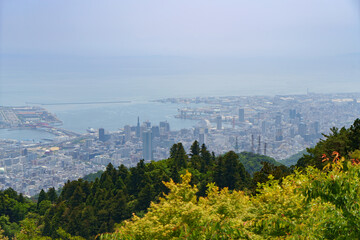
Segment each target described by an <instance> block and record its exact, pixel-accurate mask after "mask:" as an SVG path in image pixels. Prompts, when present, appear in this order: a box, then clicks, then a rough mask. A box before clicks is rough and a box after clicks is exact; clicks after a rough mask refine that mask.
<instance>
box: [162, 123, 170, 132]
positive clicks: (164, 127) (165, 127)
mask: <svg viewBox="0 0 360 240" xmlns="http://www.w3.org/2000/svg"><path fill="white" fill-rule="evenodd" d="M160 128H162V129H164V132H169V131H170V124H169V123H168V122H160Z"/></svg>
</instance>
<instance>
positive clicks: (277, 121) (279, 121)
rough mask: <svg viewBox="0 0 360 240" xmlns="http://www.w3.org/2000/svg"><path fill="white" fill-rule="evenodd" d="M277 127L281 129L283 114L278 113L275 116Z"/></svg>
mask: <svg viewBox="0 0 360 240" xmlns="http://www.w3.org/2000/svg"><path fill="white" fill-rule="evenodd" d="M275 126H276V127H281V113H277V114H276V116H275Z"/></svg>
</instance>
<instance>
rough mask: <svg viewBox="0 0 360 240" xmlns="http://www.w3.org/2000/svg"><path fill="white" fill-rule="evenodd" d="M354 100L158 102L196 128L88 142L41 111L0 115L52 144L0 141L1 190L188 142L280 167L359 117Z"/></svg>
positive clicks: (32, 188)
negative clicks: (248, 154) (262, 159)
mask: <svg viewBox="0 0 360 240" xmlns="http://www.w3.org/2000/svg"><path fill="white" fill-rule="evenodd" d="M359 98H360V94H314V93H309V94H306V95H289V96H275V97H269V96H246V97H245V96H231V97H205V98H200V97H196V98H168V99H160V100H157V102H162V103H164V104H171V103H182V104H187V103H188V104H189V106H191V107H186V108H182V109H178V115H176V116H175V117H177V118H182V119H188V120H189V121H190V120H193V121H194V120H196V121H194V123H196V124H194V125H195V126H194V127H193V128H189V129H181V130H179V131H174V130H171V126H170V123H169V122H167V121H163V122H160V123H159V124H154V123H151V122H149V121H144V122H142V121H141V119H139V118H138V119H137V122H136V119H134V120H135V121H134V122H135V124H133V125H126V126H123V128H121V129H120V130H119V131H114V132H108V131H106V129H103V128H100V129H88V131H87V133H86V134H78V133H74V132H71V131H68V130H65V129H61V128H59V126H58V125H59V124H60V123H61V121H60V120H59V119H57V118H56V116H54V115H53V114H51V113H49V112H47V111H46V110H45V109H43V108H40V107H2V108H1V109H0V113H1V115H0V116H1V119H0V120H1V123H0V126H1V127H2V128H10V129H17V128H21V129H27V128H31V129H37V130H39V131H40V130H41V131H47V132H50V133H52V134H54V135H56V137H55V138H54V139H52V140H50V139H47V140H46V141H42V142H40V143H39V142H32V141H16V140H11V139H2V140H0V187H1V188H2V189H5V188H8V187H11V188H13V189H15V190H16V191H18V192H22V193H24V194H26V195H28V196H32V195H34V194H36V193H38V192H39V191H40V190H41V189H48V188H50V187H55V188H59V187H61V186H62V185H63V184H64V182H66V181H67V180H74V179H78V178H80V177H83V176H84V175H86V174H90V173H94V172H97V171H99V170H104V168H105V166H106V165H107V164H108V163H110V162H111V163H112V164H113V165H114V166H119V165H121V164H124V165H125V166H127V167H131V166H134V165H136V163H137V162H138V161H139V160H140V159H145V161H146V162H149V161H151V160H155V161H156V160H161V159H166V158H168V157H169V149H170V148H171V146H172V145H173V144H174V143H177V142H181V143H182V144H183V145H184V147H185V149H187V150H188V149H189V148H190V146H191V144H192V143H193V141H194V140H198V141H199V143H200V144H205V145H206V146H207V148H208V149H209V150H210V151H213V152H214V153H215V154H216V155H219V154H223V153H225V152H227V151H230V150H234V151H235V152H243V151H247V152H254V153H258V154H263V155H267V156H270V157H273V158H275V159H276V160H278V161H280V162H281V160H283V159H286V158H288V157H290V156H292V155H293V154H296V153H298V152H300V151H302V150H304V149H306V148H307V147H311V146H313V145H315V144H316V143H317V142H318V141H319V139H320V138H321V136H322V135H321V133H325V134H326V133H328V132H329V130H330V128H331V127H333V126H336V127H343V126H349V125H350V124H351V123H352V122H353V121H354V119H356V118H357V117H358V115H359V112H360V107H359V102H358V99H359ZM194 106H196V107H194Z"/></svg>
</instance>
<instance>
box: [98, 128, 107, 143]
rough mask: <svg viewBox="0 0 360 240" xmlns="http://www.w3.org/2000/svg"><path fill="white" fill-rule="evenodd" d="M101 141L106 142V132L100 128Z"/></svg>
mask: <svg viewBox="0 0 360 240" xmlns="http://www.w3.org/2000/svg"><path fill="white" fill-rule="evenodd" d="M99 140H100V141H102V142H105V140H106V137H105V130H104V129H103V128H99Z"/></svg>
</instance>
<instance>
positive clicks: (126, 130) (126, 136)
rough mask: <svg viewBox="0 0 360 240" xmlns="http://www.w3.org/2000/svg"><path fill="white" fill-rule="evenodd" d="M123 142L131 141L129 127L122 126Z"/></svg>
mask: <svg viewBox="0 0 360 240" xmlns="http://www.w3.org/2000/svg"><path fill="white" fill-rule="evenodd" d="M124 133H125V142H127V141H130V139H131V127H130V126H129V125H126V126H124Z"/></svg>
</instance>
